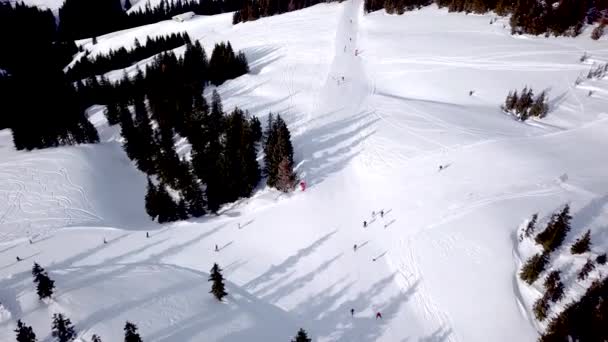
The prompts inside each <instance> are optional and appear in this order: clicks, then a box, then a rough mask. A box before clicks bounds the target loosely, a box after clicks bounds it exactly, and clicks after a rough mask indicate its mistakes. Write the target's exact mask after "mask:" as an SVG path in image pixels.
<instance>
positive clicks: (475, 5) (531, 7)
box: [365, 0, 608, 36]
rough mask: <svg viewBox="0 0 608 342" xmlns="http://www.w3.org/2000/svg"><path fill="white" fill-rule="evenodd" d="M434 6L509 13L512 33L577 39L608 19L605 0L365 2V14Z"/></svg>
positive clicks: (479, 11) (366, 0) (409, 0)
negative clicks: (381, 10) (581, 33)
mask: <svg viewBox="0 0 608 342" xmlns="http://www.w3.org/2000/svg"><path fill="white" fill-rule="evenodd" d="M433 3H435V4H437V5H438V6H439V7H440V8H443V7H445V8H447V9H448V10H449V11H450V12H466V13H480V14H481V13H487V12H488V11H495V12H496V13H497V14H498V15H508V14H510V15H511V19H510V24H511V30H512V33H513V34H518V33H529V34H534V35H540V34H547V35H549V34H552V35H556V36H560V35H569V36H576V35H578V34H580V32H581V30H582V28H583V27H584V25H585V24H593V23H595V22H598V21H601V20H602V18H606V17H607V16H608V1H606V0H547V1H538V0H365V11H366V12H373V11H377V10H380V9H382V8H384V9H386V11H387V12H388V13H391V14H392V13H398V14H403V12H404V11H409V10H413V9H416V8H420V7H423V6H428V5H430V4H433ZM600 26H601V24H600ZM602 27H603V26H602ZM599 33H600V32H598V33H596V35H598V34H599Z"/></svg>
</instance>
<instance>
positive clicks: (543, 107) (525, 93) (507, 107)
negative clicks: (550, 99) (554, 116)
mask: <svg viewBox="0 0 608 342" xmlns="http://www.w3.org/2000/svg"><path fill="white" fill-rule="evenodd" d="M502 109H503V110H504V111H505V112H509V113H511V114H513V115H514V116H515V117H517V118H518V119H519V120H521V121H525V120H527V119H528V118H530V117H536V118H543V117H545V116H546V115H547V113H548V112H549V105H548V104H547V96H546V94H545V92H544V91H543V92H541V93H540V94H539V95H538V96H536V97H535V96H534V91H533V90H532V88H528V87H524V89H523V90H522V91H521V93H519V94H518V93H517V90H515V91H510V92H509V94H508V95H507V98H506V99H505V104H504V105H503V106H502Z"/></svg>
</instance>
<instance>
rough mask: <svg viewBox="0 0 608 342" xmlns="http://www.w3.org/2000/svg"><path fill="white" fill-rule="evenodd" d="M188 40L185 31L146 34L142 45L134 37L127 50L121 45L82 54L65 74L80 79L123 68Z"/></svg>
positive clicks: (188, 41)
mask: <svg viewBox="0 0 608 342" xmlns="http://www.w3.org/2000/svg"><path fill="white" fill-rule="evenodd" d="M190 42H191V40H190V37H189V36H188V34H187V33H185V32H184V33H172V34H170V35H166V36H158V37H153V38H150V37H149V36H148V37H146V41H145V42H144V44H143V45H142V44H141V43H140V42H139V40H138V39H137V38H135V41H134V42H133V48H131V49H129V50H127V49H126V48H125V47H124V46H123V47H120V48H118V49H116V50H110V51H108V52H107V53H105V54H98V55H96V56H95V57H93V58H89V57H87V55H85V56H82V58H80V59H79V60H78V61H76V62H75V63H74V64H73V65H72V66H70V68H69V69H68V70H67V71H66V74H67V76H68V78H69V79H71V80H80V79H83V78H87V77H90V76H93V75H99V74H103V73H106V72H108V71H112V70H116V69H124V68H126V67H128V66H130V65H132V64H134V63H136V62H138V61H141V60H143V59H145V58H148V57H150V56H153V55H156V54H158V53H161V52H163V51H167V50H171V49H174V48H176V47H179V46H182V45H184V44H187V43H190Z"/></svg>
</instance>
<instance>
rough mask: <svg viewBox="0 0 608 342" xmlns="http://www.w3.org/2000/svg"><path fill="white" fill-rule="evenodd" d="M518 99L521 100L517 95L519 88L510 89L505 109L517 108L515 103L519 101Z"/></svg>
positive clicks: (508, 110)
mask: <svg viewBox="0 0 608 342" xmlns="http://www.w3.org/2000/svg"><path fill="white" fill-rule="evenodd" d="M518 100H519V97H518V95H517V90H515V91H510V92H509V95H507V99H506V100H505V104H504V109H505V110H506V111H507V112H510V111H512V110H513V109H515V104H516V103H517V101H518Z"/></svg>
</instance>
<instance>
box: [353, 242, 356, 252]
mask: <svg viewBox="0 0 608 342" xmlns="http://www.w3.org/2000/svg"><path fill="white" fill-rule="evenodd" d="M353 250H354V251H355V252H356V251H357V244H355V245H354V246H353Z"/></svg>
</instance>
